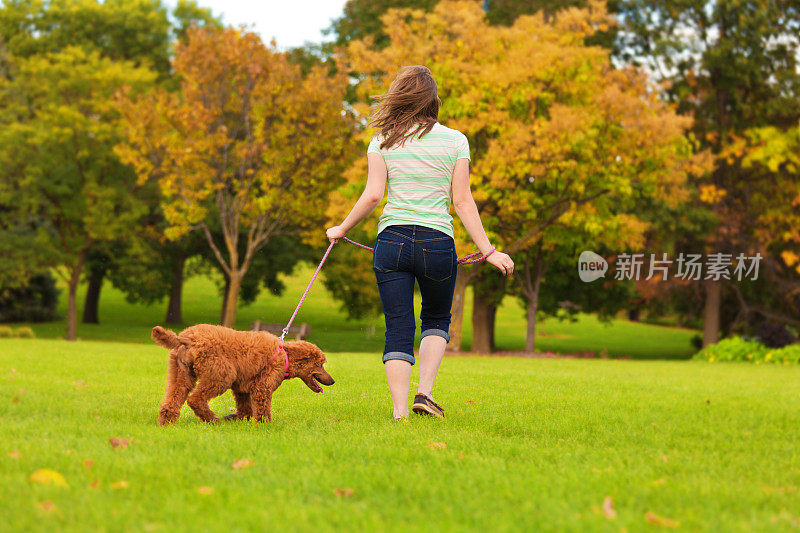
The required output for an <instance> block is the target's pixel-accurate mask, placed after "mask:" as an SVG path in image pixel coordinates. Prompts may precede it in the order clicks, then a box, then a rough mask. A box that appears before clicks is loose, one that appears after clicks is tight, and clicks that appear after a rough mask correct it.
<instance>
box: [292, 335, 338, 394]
mask: <svg viewBox="0 0 800 533" xmlns="http://www.w3.org/2000/svg"><path fill="white" fill-rule="evenodd" d="M284 348H285V349H286V355H287V357H288V358H289V371H290V375H291V376H292V377H298V378H300V379H302V380H303V383H305V384H306V385H307V386H308V388H309V389H311V390H313V391H314V392H322V387H320V386H319V384H320V383H322V384H323V385H326V386H330V385H333V383H334V381H333V378H332V377H331V375H330V374H328V373H327V372H326V371H325V369H324V368H323V367H322V365H324V364H325V363H326V362H327V360H326V359H325V354H324V353H322V350H320V349H319V348H318V347H317V346H316V345H314V344H311V343H310V342H306V341H288V342H286V343H285V344H284Z"/></svg>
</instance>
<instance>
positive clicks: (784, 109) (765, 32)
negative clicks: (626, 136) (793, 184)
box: [618, 0, 800, 344]
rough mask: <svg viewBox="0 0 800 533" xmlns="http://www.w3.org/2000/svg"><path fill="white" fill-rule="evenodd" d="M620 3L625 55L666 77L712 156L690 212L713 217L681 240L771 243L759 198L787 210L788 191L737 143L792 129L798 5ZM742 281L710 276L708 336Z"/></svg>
mask: <svg viewBox="0 0 800 533" xmlns="http://www.w3.org/2000/svg"><path fill="white" fill-rule="evenodd" d="M618 5H619V10H620V13H622V15H623V17H622V18H623V20H624V31H622V32H620V34H619V38H620V43H619V46H618V49H619V51H620V57H621V59H623V60H630V61H634V62H637V63H639V64H642V65H644V66H645V67H646V68H647V69H648V70H649V71H650V72H651V73H652V74H653V76H654V78H655V79H656V80H657V81H664V82H666V85H665V86H666V90H665V91H664V96H665V97H666V98H668V99H670V100H672V101H673V102H675V103H676V104H677V105H678V109H679V110H680V111H681V112H686V113H691V114H692V115H693V117H694V119H695V120H694V126H693V128H692V129H693V132H694V134H695V136H696V138H697V139H698V140H699V142H700V143H701V148H703V149H708V150H709V151H710V152H711V154H712V156H713V169H712V170H711V172H709V173H707V174H706V175H705V176H702V177H699V178H697V179H693V180H692V182H691V184H692V189H693V190H694V191H696V194H695V195H694V196H693V199H692V202H691V204H687V205H691V206H692V208H691V209H689V208H687V209H686V210H685V211H686V212H690V211H694V210H707V211H710V212H711V213H713V215H714V216H715V218H716V220H715V222H714V223H713V224H711V225H709V226H706V227H701V228H699V231H697V232H690V233H684V234H682V235H680V238H679V239H678V246H680V247H681V248H683V249H694V248H696V247H700V248H701V250H702V251H705V252H722V253H747V254H754V253H756V252H758V251H761V252H765V251H766V249H765V248H764V242H763V241H762V240H761V239H760V238H759V235H760V234H763V232H764V230H765V229H767V228H765V227H759V226H760V224H759V221H760V220H763V219H762V218H761V217H760V215H759V212H758V211H757V210H755V209H754V206H755V205H756V204H757V203H758V202H754V200H757V199H758V198H769V199H770V201H771V203H772V204H773V208H772V209H774V206H775V204H781V205H782V206H783V207H782V208H779V209H780V210H784V211H785V210H787V208H790V207H791V206H790V202H791V198H790V197H789V196H786V195H784V194H783V191H782V190H781V189H780V188H779V187H776V183H777V182H776V180H775V179H774V176H772V175H771V174H770V172H766V171H765V170H769V169H768V168H767V167H752V166H751V167H748V166H747V165H745V164H744V160H745V158H746V157H747V150H733V149H732V147H733V145H736V144H737V143H738V141H739V140H740V139H742V138H744V137H745V136H746V135H747V133H746V132H747V131H748V130H751V129H754V128H760V127H768V126H775V127H779V128H786V127H788V126H790V125H791V124H795V123H796V122H797V119H798V117H800V98H798V89H800V72H799V71H798V63H797V49H798V46H799V45H800V37H798V35H799V34H798V33H797V28H798V25H800V9H798V7H797V5H796V4H795V3H792V2H788V3H787V2H781V1H777V0H769V1H764V2H755V3H753V2H745V1H742V0H725V1H715V2H707V1H703V0H690V1H676V0H660V1H656V2H653V1H649V0H648V1H644V0H622V1H620V2H619V3H618ZM742 288H743V286H742V285H741V284H739V283H732V282H730V281H729V280H724V279H720V280H713V279H712V280H706V281H704V282H703V291H704V298H703V299H704V306H703V310H702V317H703V324H704V343H705V344H708V343H713V342H715V341H716V340H717V339H718V337H719V334H720V328H721V327H723V326H724V325H725V321H724V320H723V319H724V317H722V316H721V313H722V312H723V311H726V310H728V308H729V307H736V306H738V305H739V303H740V301H739V299H738V298H737V297H736V293H737V291H739V292H741V289H742ZM759 293H761V294H763V293H762V292H760V291H759ZM725 302H727V303H729V304H730V306H729V305H725Z"/></svg>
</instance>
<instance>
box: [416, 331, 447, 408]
mask: <svg viewBox="0 0 800 533" xmlns="http://www.w3.org/2000/svg"><path fill="white" fill-rule="evenodd" d="M446 347H447V341H446V340H445V339H444V337H440V336H438V335H428V336H426V337H423V338H422V340H421V341H420V343H419V387H418V388H417V393H418V394H424V395H425V396H427V397H428V398H432V396H431V393H432V391H433V382H434V381H436V374H438V373H439V365H440V364H441V362H442V358H443V357H444V350H445V348H446Z"/></svg>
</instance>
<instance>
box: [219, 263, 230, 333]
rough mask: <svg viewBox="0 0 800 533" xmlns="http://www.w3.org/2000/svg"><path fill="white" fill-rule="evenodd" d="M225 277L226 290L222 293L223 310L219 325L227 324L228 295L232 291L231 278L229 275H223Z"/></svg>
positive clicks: (220, 314)
mask: <svg viewBox="0 0 800 533" xmlns="http://www.w3.org/2000/svg"><path fill="white" fill-rule="evenodd" d="M223 275H224V276H225V288H224V289H223V291H222V310H221V311H220V313H219V323H220V324H223V323H224V322H225V312H226V310H227V308H228V293H229V292H230V290H231V278H230V276H228V275H227V274H223Z"/></svg>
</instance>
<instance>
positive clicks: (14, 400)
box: [11, 396, 19, 403]
mask: <svg viewBox="0 0 800 533" xmlns="http://www.w3.org/2000/svg"><path fill="white" fill-rule="evenodd" d="M11 403H19V398H17V397H16V396H14V397H13V398H11Z"/></svg>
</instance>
